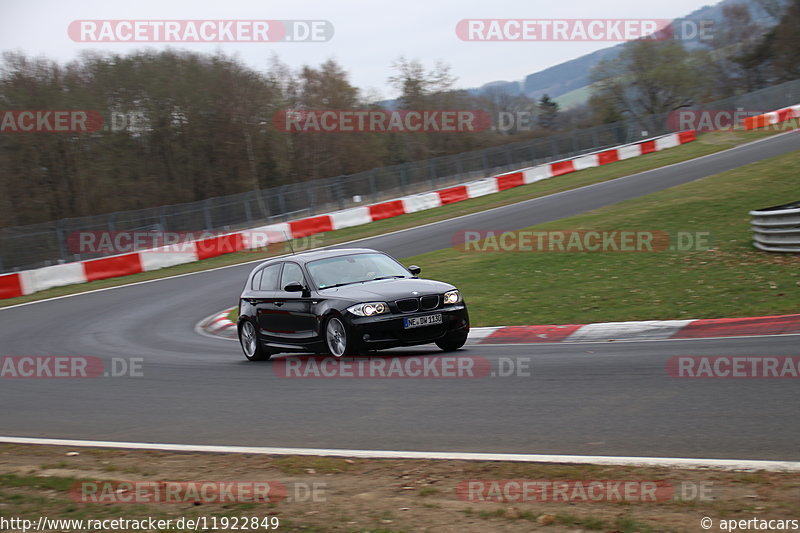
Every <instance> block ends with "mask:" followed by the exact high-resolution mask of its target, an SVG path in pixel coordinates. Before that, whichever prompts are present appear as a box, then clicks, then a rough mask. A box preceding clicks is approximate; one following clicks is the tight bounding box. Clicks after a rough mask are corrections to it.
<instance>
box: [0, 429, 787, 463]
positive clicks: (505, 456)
mask: <svg viewBox="0 0 800 533" xmlns="http://www.w3.org/2000/svg"><path fill="white" fill-rule="evenodd" d="M0 443H7V444H38V445H45V446H72V447H92V448H122V449H132V450H159V451H173V452H203V453H249V454H262V455H315V456H324V457H356V458H362V459H440V460H453V461H513V462H525V463H562V464H563V463H569V464H591V465H616V466H656V467H670V468H699V469H714V470H748V471H752V470H766V471H770V472H800V462H797V461H763V460H753V459H689V458H682V457H624V456H622V457H616V456H607V455H539V454H521V453H470V452H411V451H390V450H345V449H326V448H272V447H266V446H213V445H205V444H161V443H149V442H114V441H102V440H72V439H42V438H35V437H3V436H0Z"/></svg>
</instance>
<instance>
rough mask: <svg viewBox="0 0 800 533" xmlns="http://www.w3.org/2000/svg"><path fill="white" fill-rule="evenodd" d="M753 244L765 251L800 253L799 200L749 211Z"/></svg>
mask: <svg viewBox="0 0 800 533" xmlns="http://www.w3.org/2000/svg"><path fill="white" fill-rule="evenodd" d="M750 216H751V217H753V218H752V220H751V221H750V226H751V227H752V228H753V246H755V247H756V248H758V249H759V250H764V251H765V252H794V253H800V202H792V203H790V204H783V205H778V206H775V207H767V208H766V209H758V210H755V211H750Z"/></svg>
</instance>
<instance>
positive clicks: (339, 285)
mask: <svg viewBox="0 0 800 533" xmlns="http://www.w3.org/2000/svg"><path fill="white" fill-rule="evenodd" d="M353 283H361V282H360V281H348V282H347V283H335V284H333V285H326V286H324V287H320V290H324V289H333V288H334V287H343V286H345V285H352V284H353Z"/></svg>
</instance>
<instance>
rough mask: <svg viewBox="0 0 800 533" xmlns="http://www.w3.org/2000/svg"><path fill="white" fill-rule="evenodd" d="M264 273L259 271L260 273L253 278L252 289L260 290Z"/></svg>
mask: <svg viewBox="0 0 800 533" xmlns="http://www.w3.org/2000/svg"><path fill="white" fill-rule="evenodd" d="M263 272H264V271H263V270H259V271H258V272H256V275H255V276H253V281H252V283H250V288H251V289H253V290H255V291H257V290H258V288H259V287H260V286H261V274H262V273H263Z"/></svg>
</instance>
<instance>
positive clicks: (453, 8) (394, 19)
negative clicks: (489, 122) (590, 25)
mask: <svg viewBox="0 0 800 533" xmlns="http://www.w3.org/2000/svg"><path fill="white" fill-rule="evenodd" d="M714 3H716V2H714V1H708V0H671V1H669V2H643V1H641V0H615V1H614V2H610V1H606V2H598V1H596V0H571V1H570V2H565V1H561V2H554V1H552V0H548V1H546V2H545V1H537V0H529V1H525V0H461V1H451V2H444V1H440V2H436V1H435V0H402V1H393V2H380V1H364V0H338V1H337V0H293V1H282V2H271V1H268V0H224V1H216V2H201V1H197V0H125V1H120V0H86V1H78V0H73V1H67V0H50V1H42V0H0V50H3V51H8V50H19V51H23V52H25V53H28V54H33V55H45V56H47V57H49V58H52V59H56V60H58V61H61V62H66V61H69V60H71V59H74V58H75V57H76V56H77V55H78V53H80V52H81V51H83V50H108V51H112V52H116V53H126V52H129V51H132V50H135V49H141V48H145V47H149V48H156V49H160V48H164V47H167V46H170V47H173V48H183V49H188V50H193V51H198V52H214V51H216V50H222V51H223V52H225V53H228V54H235V55H237V56H238V57H239V58H240V59H241V60H242V61H243V62H245V63H246V64H248V65H250V66H252V67H254V68H256V69H258V70H266V68H267V66H268V62H269V58H270V56H271V54H273V53H275V54H277V55H278V57H279V58H280V59H281V60H282V61H283V62H285V63H287V64H289V65H290V66H293V67H298V66H301V65H303V64H308V65H312V66H315V65H319V64H320V63H321V62H323V61H325V60H326V59H330V58H333V59H336V60H337V61H338V62H339V63H340V64H341V65H343V66H344V68H345V69H346V70H348V71H349V72H350V76H351V78H350V80H351V83H353V84H354V85H356V86H358V87H360V88H361V89H366V90H372V91H377V92H378V93H379V94H380V95H381V96H382V97H385V98H390V97H394V96H396V94H394V91H393V90H392V89H391V88H390V87H389V86H388V84H387V78H388V77H389V76H390V75H391V74H392V69H391V64H392V62H393V61H394V60H395V59H397V58H398V57H399V56H401V55H403V56H405V57H407V58H412V59H419V60H420V61H422V62H423V64H425V65H426V66H432V65H433V64H434V62H435V61H436V60H442V61H444V62H446V63H448V64H449V65H451V67H452V72H453V74H454V75H455V76H456V77H457V78H458V81H457V86H458V87H461V88H469V87H477V86H480V85H482V84H484V83H486V82H490V81H497V80H508V81H511V80H520V79H522V78H523V77H524V76H525V75H526V74H530V73H533V72H536V71H539V70H542V69H544V68H547V67H550V66H553V65H556V64H558V63H561V62H563V61H566V60H569V59H574V58H576V57H579V56H581V55H583V54H586V53H588V52H592V51H594V50H599V49H601V48H605V47H607V46H612V45H613V44H616V43H596V42H494V43H492V42H466V41H462V40H460V39H459V38H458V37H457V36H456V32H455V27H456V23H457V22H458V21H459V20H462V19H475V18H487V19H489V18H491V19H517V18H524V19H575V18H582V19H587V18H589V19H595V18H606V19H619V18H626V19H673V18H676V17H681V16H684V15H687V14H689V13H691V12H692V11H694V10H696V9H698V8H700V7H702V6H704V5H708V4H714ZM85 19H93V20H121V19H123V20H174V19H193V20H219V19H225V20H229V19H245V20H263V19H266V20H304V19H305V20H307V19H314V20H320V19H321V20H327V21H330V22H331V24H332V25H333V28H334V30H335V35H334V37H333V38H332V39H331V40H330V41H329V42H323V43H289V42H277V43H213V44H212V43H192V44H186V43H177V44H162V43H152V44H141V43H79V42H73V41H72V40H71V39H70V38H69V36H68V35H67V27H68V25H69V24H70V22H72V21H74V20H85Z"/></svg>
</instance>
